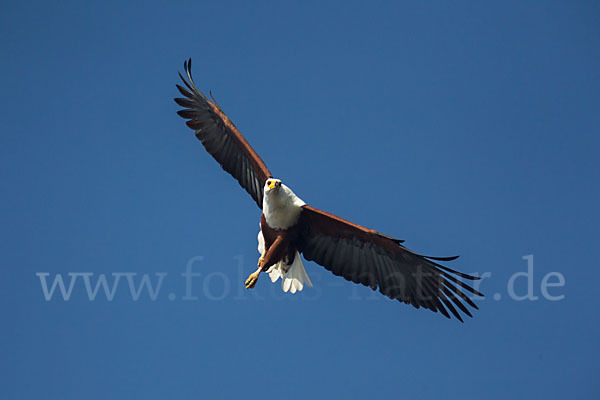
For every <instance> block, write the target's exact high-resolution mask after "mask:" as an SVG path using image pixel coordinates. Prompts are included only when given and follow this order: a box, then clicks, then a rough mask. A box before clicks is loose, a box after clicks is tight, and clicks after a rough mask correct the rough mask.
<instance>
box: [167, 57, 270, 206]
mask: <svg viewBox="0 0 600 400" xmlns="http://www.w3.org/2000/svg"><path fill="white" fill-rule="evenodd" d="M183 69H184V70H185V73H186V75H187V78H188V79H187V80H186V79H185V78H184V77H183V76H181V74H179V77H180V78H181V80H182V81H183V83H184V84H185V86H186V87H187V89H186V88H184V87H182V86H180V85H176V86H177V89H179V92H181V94H182V95H184V96H185V98H176V99H175V102H176V103H177V104H179V105H180V106H181V107H184V109H183V110H180V111H178V112H177V114H179V116H181V117H183V118H185V119H187V120H188V121H186V124H187V126H188V127H190V128H191V129H193V130H194V132H195V134H196V137H197V138H198V139H199V140H200V141H201V142H202V144H203V145H204V148H205V149H206V151H208V152H209V153H210V155H211V156H213V157H214V159H215V160H217V162H218V163H219V164H221V167H222V168H223V169H224V170H225V171H227V172H229V173H230V174H231V175H233V177H234V178H235V179H237V181H238V182H239V183H240V185H241V186H242V187H243V188H244V189H246V191H247V192H248V193H249V194H250V196H252V198H253V199H254V201H256V204H258V207H260V208H261V209H262V201H263V188H264V186H265V181H266V180H267V179H268V178H270V177H271V172H269V169H268V168H267V166H266V165H265V163H264V162H263V160H262V159H261V158H260V157H259V156H258V154H256V152H255V151H254V149H252V147H250V145H249V144H248V142H247V141H246V139H244V137H243V136H242V134H241V133H240V131H239V130H238V129H237V128H236V127H235V125H234V124H233V122H231V120H230V119H229V118H228V117H227V116H226V115H225V113H224V112H223V110H221V107H219V105H218V104H217V102H216V101H215V100H214V99H212V95H211V99H212V101H210V100H209V99H208V98H207V97H206V96H205V95H204V94H203V93H202V92H201V91H200V90H198V88H197V87H196V85H195V84H194V80H193V79H192V72H191V70H192V60H191V59H190V60H188V61H186V62H184V63H183ZM188 89H189V90H188Z"/></svg>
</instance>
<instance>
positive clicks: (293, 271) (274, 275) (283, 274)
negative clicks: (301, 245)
mask: <svg viewBox="0 0 600 400" xmlns="http://www.w3.org/2000/svg"><path fill="white" fill-rule="evenodd" d="M259 226H260V225H259ZM258 252H259V253H260V254H264V252H265V238H264V237H263V234H262V231H259V232H258ZM267 273H268V274H269V277H270V278H271V282H273V283H275V282H276V281H277V279H279V278H281V289H283V291H284V292H288V291H289V292H292V293H296V292H297V291H298V292H299V291H301V290H302V289H304V284H305V283H306V284H307V285H308V286H310V287H312V282H311V281H310V278H309V277H308V275H307V274H306V270H305V269H304V264H303V263H302V258H300V254H299V253H298V252H296V255H295V256H294V262H293V263H292V265H287V264H286V263H285V262H284V261H279V262H278V263H276V264H274V265H272V266H271V268H269V269H268V270H267Z"/></svg>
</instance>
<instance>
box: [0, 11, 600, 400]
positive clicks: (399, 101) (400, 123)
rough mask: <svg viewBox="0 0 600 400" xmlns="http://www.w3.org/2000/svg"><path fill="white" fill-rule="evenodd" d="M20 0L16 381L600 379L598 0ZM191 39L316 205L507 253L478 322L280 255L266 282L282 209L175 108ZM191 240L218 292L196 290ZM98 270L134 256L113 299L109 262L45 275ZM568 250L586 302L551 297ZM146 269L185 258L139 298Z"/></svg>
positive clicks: (207, 81)
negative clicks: (276, 272) (300, 274)
mask: <svg viewBox="0 0 600 400" xmlns="http://www.w3.org/2000/svg"><path fill="white" fill-rule="evenodd" d="M0 11H1V12H0V49H1V51H2V62H1V63H0V72H1V73H0V82H1V87H2V95H1V96H0V105H1V106H2V110H3V112H2V117H1V121H2V132H1V135H0V154H1V158H0V160H1V161H0V162H1V168H0V176H1V178H2V202H1V203H0V210H1V211H0V212H1V215H2V225H1V226H2V228H0V235H1V236H0V249H1V251H0V260H1V263H0V265H1V267H2V274H3V279H2V281H3V289H2V291H0V297H1V299H2V300H1V302H0V307H1V312H2V316H3V320H4V324H3V329H2V330H1V332H2V333H1V335H2V336H1V338H2V340H1V341H0V387H2V388H3V389H2V391H3V394H4V396H5V397H6V398H14V399H18V398H23V399H31V398H47V399H81V398H86V399H106V398H112V399H131V398H140V399H141V398H143V399H162V398H176V399H187V398H194V399H197V398H239V397H242V396H247V397H250V398H255V397H259V396H260V397H262V398H281V397H284V398H306V397H309V396H310V397H313V398H314V397H317V398H321V397H325V396H328V397H332V398H342V397H343V398H358V399H360V398H365V397H366V396H373V395H375V396H377V397H378V398H383V397H390V396H397V397H412V398H423V399H425V398H440V397H444V398H459V397H460V398H464V397H465V396H478V397H481V398H489V399H505V398H525V397H535V398H565V397H566V398H596V397H597V396H598V394H599V393H600V385H599V383H598V380H597V377H598V375H599V372H600V368H599V367H598V363H597V355H598V352H599V350H600V348H599V347H600V346H599V340H598V337H600V317H599V313H598V306H599V302H598V299H597V296H596V293H595V292H596V290H597V284H596V282H598V280H599V278H600V272H599V268H598V260H597V257H596V255H597V253H598V250H597V239H598V237H599V233H600V232H599V229H598V226H599V222H600V221H599V218H598V216H599V215H598V211H597V205H598V200H599V188H598V182H599V178H600V174H599V166H598V154H597V153H598V149H599V144H600V140H599V139H598V133H599V130H600V113H599V112H598V105H599V104H600V76H599V73H598V71H600V23H599V22H600V7H599V6H598V3H597V2H589V1H580V2H571V1H563V2H556V1H544V2H519V1H512V2H511V1H505V2H494V3H492V2H460V3H458V4H457V3H452V4H450V3H449V2H435V1H433V2H418V1H410V2H374V3H373V4H367V3H366V2H325V3H323V2H256V3H252V2H218V3H217V2H211V3H205V2H181V3H178V2H172V3H170V4H159V3H152V2H130V3H128V4H124V3H123V2H97V3H83V2H61V3H60V4H53V5H51V4H49V3H48V2H30V3H19V4H17V2H12V3H6V2H5V3H3V4H2V6H0ZM188 57H192V59H193V69H194V75H195V80H196V83H197V84H198V86H199V87H200V88H201V89H202V90H205V91H208V90H212V91H213V94H214V95H215V97H216V98H217V100H218V101H219V103H220V104H221V106H222V107H223V109H224V110H225V111H226V112H227V114H228V115H229V116H230V118H231V119H232V120H233V121H234V122H235V123H236V124H237V126H238V127H239V128H240V130H241V131H242V132H243V133H244V134H245V135H246V137H247V139H248V140H249V142H250V143H251V144H252V145H253V146H254V148H255V149H256V150H257V152H258V153H259V154H261V156H262V157H263V159H264V160H265V161H266V162H267V164H268V166H269V168H270V169H271V171H272V172H273V173H274V174H275V175H276V176H277V177H279V178H281V179H282V180H283V181H284V182H285V183H287V184H288V185H289V186H290V187H292V188H293V189H294V191H295V192H296V193H297V194H298V195H299V196H300V197H302V198H303V199H304V200H305V201H306V202H307V203H310V204H311V205H314V206H316V207H319V208H322V209H325V210H327V211H330V212H333V213H335V214H337V215H340V216H342V217H344V218H347V219H350V220H352V221H354V222H357V223H361V224H365V225H367V226H369V227H371V228H374V229H377V230H379V231H382V232H385V233H387V234H389V235H392V236H395V237H399V238H403V239H406V240H407V245H408V246H409V247H410V248H412V249H414V250H417V251H421V252H424V253H428V254H434V255H453V254H460V255H461V258H460V259H459V260H458V261H455V262H453V263H452V265H451V266H453V267H456V268H458V269H460V270H463V271H465V272H472V273H479V274H484V273H486V274H487V275H486V276H487V278H485V279H484V280H483V282H482V284H481V287H480V289H481V290H482V291H483V292H484V293H485V294H486V295H487V297H486V299H485V300H478V304H479V306H480V308H481V309H480V311H478V312H476V314H475V318H473V319H468V320H467V321H466V322H465V323H464V324H460V323H458V322H457V321H449V320H446V319H445V318H443V317H440V316H439V315H437V314H433V313H431V312H429V311H424V310H415V309H413V308H411V307H408V306H406V305H403V304H400V303H398V302H393V301H390V300H387V299H385V298H383V297H380V296H377V295H374V294H372V292H371V291H370V290H368V289H366V288H363V287H355V286H353V285H351V284H350V283H347V282H346V281H344V280H341V279H340V278H338V277H335V276H333V275H331V274H330V273H329V272H328V271H326V270H324V269H323V268H321V267H319V266H318V265H316V264H313V263H307V271H308V274H309V275H310V276H311V278H312V280H313V283H314V284H315V287H314V288H313V289H306V290H305V291H304V292H302V293H301V294H299V295H295V296H290V295H284V294H283V293H281V291H280V288H279V285H273V284H271V283H270V282H268V280H267V279H262V280H261V281H260V282H259V283H258V285H257V287H256V289H254V291H252V292H247V291H245V290H244V289H243V286H242V284H243V280H244V279H245V277H246V276H247V274H248V273H250V272H251V271H253V270H254V268H255V263H256V259H257V257H258V253H257V251H256V233H257V230H258V225H257V224H258V219H259V210H258V209H257V208H256V206H255V204H254V203H253V202H252V200H251V199H250V197H249V196H247V195H246V194H245V192H244V191H243V190H242V189H240V188H239V186H238V185H237V184H236V183H235V182H234V181H233V179H232V178H230V177H229V176H228V175H227V174H226V173H224V172H223V171H222V170H221V169H220V167H219V166H218V165H217V164H216V163H215V161H214V160H213V159H212V158H210V157H209V156H208V155H207V154H206V153H205V152H204V150H203V148H202V146H201V145H200V143H199V142H198V141H197V140H196V139H195V138H194V137H193V134H192V132H191V131H190V130H188V129H187V128H186V127H185V125H184V123H183V121H182V120H181V119H180V118H179V117H178V116H177V115H176V114H175V112H176V110H177V108H178V107H177V106H176V104H175V103H174V102H173V101H172V98H173V97H175V96H177V92H176V89H175V86H174V85H175V83H177V80H178V78H177V71H181V70H182V67H183V61H184V60H185V59H186V58H188ZM528 255H533V272H532V274H531V275H530V277H531V285H532V289H533V293H532V294H533V296H536V297H538V299H537V300H535V301H531V300H522V301H517V300H515V299H513V298H511V296H510V292H509V285H508V283H509V282H510V281H511V277H513V276H515V274H517V273H519V272H526V271H527V268H528V261H527V260H526V259H524V258H523V257H525V256H528ZM199 257H202V260H199ZM190 260H192V261H190ZM194 260H196V261H194ZM190 262H192V264H191V265H192V269H193V272H194V273H198V274H200V276H198V277H194V278H192V281H191V282H192V287H191V290H192V292H191V295H192V296H194V297H197V299H195V300H183V299H182V297H184V296H185V295H186V285H185V280H184V278H183V277H182V276H181V274H182V273H183V272H185V270H186V265H187V264H188V263H190ZM77 272H79V273H87V274H88V275H86V276H87V277H88V279H90V281H91V282H92V283H91V284H92V286H95V282H96V280H97V279H98V277H99V276H100V275H101V274H104V275H105V276H106V277H107V280H108V282H109V283H111V284H112V282H114V279H116V278H115V277H114V276H113V275H112V274H114V273H116V274H121V278H120V281H119V285H118V286H117V287H116V291H115V293H114V297H113V298H112V301H109V300H107V298H106V296H105V295H104V292H103V291H102V290H100V292H99V293H98V294H97V297H96V298H95V299H94V300H93V301H91V300H90V299H89V297H88V295H87V294H86V289H85V285H84V277H83V275H79V276H78V277H77V278H75V281H74V284H73V290H72V293H71V296H70V298H69V299H68V300H64V299H63V298H62V297H61V296H60V292H59V289H56V290H57V291H56V292H55V293H54V294H53V296H52V298H51V299H50V300H48V301H47V300H46V299H45V296H44V292H43V289H42V285H41V280H40V277H38V276H36V274H38V273H47V274H49V275H48V276H47V277H46V279H47V280H48V284H49V285H50V284H51V283H52V281H53V279H54V278H55V277H56V275H57V274H61V276H62V277H63V278H64V280H65V282H66V284H67V286H68V283H69V277H68V274H69V273H77ZM133 273H135V274H137V275H132V274H133ZM551 273H557V274H560V275H561V276H562V277H563V278H564V286H555V287H550V288H548V293H549V294H550V295H551V296H564V298H562V299H561V300H557V301H550V300H548V299H546V298H545V297H544V296H543V292H542V282H543V280H544V277H545V276H547V274H551ZM90 274H91V275H90ZM127 274H129V275H127ZM144 274H148V277H149V278H150V281H151V283H152V284H154V285H155V286H156V284H157V282H158V279H159V277H158V275H157V274H159V275H161V274H162V275H161V276H162V284H161V287H160V290H159V291H158V292H157V295H156V298H155V300H152V299H151V298H150V296H149V294H148V292H147V291H146V289H145V288H144V289H143V290H142V292H141V294H140V296H139V298H138V300H137V301H134V300H133V299H132V295H131V293H130V290H129V287H128V279H131V281H132V282H133V283H134V284H135V285H138V284H139V282H140V281H141V279H142V277H143V276H144ZM165 274H166V275H165ZM547 279H549V281H548V282H554V283H556V282H558V279H559V278H558V277H557V275H553V276H551V277H549V278H547ZM135 285H134V286H135ZM136 287H137V286H136ZM527 290H528V284H527V278H525V277H523V276H520V277H517V278H516V279H514V292H515V293H516V294H517V295H519V296H523V295H524V294H525V293H526V292H527ZM169 295H170V296H169ZM513 297H514V296H513Z"/></svg>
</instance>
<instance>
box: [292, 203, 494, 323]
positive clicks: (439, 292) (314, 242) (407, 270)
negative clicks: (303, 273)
mask: <svg viewBox="0 0 600 400" xmlns="http://www.w3.org/2000/svg"><path fill="white" fill-rule="evenodd" d="M303 208H304V209H303V211H302V214H301V217H300V218H301V219H300V244H299V246H298V247H299V250H300V251H301V252H302V254H303V255H304V258H306V259H307V260H309V261H314V262H316V263H317V264H320V265H322V266H324V267H325V268H327V269H328V270H330V271H331V272H333V273H334V274H335V275H338V276H342V277H344V278H345V279H346V280H349V281H352V282H354V283H361V284H363V285H365V286H369V287H370V288H371V289H373V290H375V289H377V288H378V287H379V291H380V292H381V293H383V294H384V295H386V296H387V297H389V298H391V299H397V300H399V301H403V302H404V303H407V304H412V305H413V306H414V307H415V308H420V307H424V308H427V309H429V310H431V311H433V312H437V311H439V312H440V313H442V314H443V315H444V316H446V317H448V318H450V315H449V314H448V311H447V310H450V312H451V313H452V314H453V315H454V316H455V317H456V318H458V319H459V320H460V321H461V322H462V318H461V316H460V314H459V312H458V311H457V309H456V307H457V308H458V309H460V310H461V311H462V312H463V313H465V314H466V315H468V316H470V317H472V315H471V313H470V312H469V310H468V309H467V307H466V306H465V305H464V304H463V302H464V303H466V304H468V305H469V306H471V307H473V308H475V309H477V308H478V307H477V306H476V305H475V303H473V301H472V300H471V299H470V298H469V297H468V296H467V295H466V294H465V293H464V292H463V291H462V290H466V291H469V292H471V293H473V294H475V295H478V296H483V294H481V293H480V292H479V291H477V290H475V289H473V288H472V287H471V286H469V285H467V284H466V283H464V282H462V281H461V280H459V279H457V277H459V278H462V279H467V280H476V279H480V278H478V277H474V276H470V275H467V274H463V273H461V272H458V271H455V270H452V269H450V268H447V267H444V266H442V265H440V264H439V263H437V262H436V261H452V260H454V259H456V258H458V257H444V258H441V257H430V256H424V255H420V254H417V253H415V252H413V251H411V250H409V249H407V248H406V247H404V246H402V245H401V244H400V243H402V240H398V239H393V238H391V237H389V236H386V235H384V234H381V233H379V232H376V231H374V230H372V229H368V228H365V227H363V226H360V225H357V224H353V223H352V222H349V221H346V220H343V219H341V218H339V217H336V216H335V215H332V214H329V213H326V212H324V211H321V210H319V209H316V208H314V207H311V206H308V205H306V206H304V207H303ZM461 300H462V301H461ZM455 306H456V307H455Z"/></svg>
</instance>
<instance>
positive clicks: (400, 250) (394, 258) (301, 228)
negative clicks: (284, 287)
mask: <svg viewBox="0 0 600 400" xmlns="http://www.w3.org/2000/svg"><path fill="white" fill-rule="evenodd" d="M184 69H185V72H186V75H187V78H188V79H187V80H186V79H185V78H184V77H183V76H181V74H180V75H179V76H180V77H181V79H182V81H183V83H184V84H185V86H186V87H187V89H186V88H184V87H182V86H180V85H177V88H178V89H179V91H180V93H181V94H182V95H183V96H185V98H177V99H175V101H176V102H177V104H179V105H180V106H182V107H184V109H183V110H180V111H178V114H179V115H180V116H181V117H183V118H185V119H187V122H186V123H187V125H188V126H189V127H190V128H191V129H193V130H194V132H195V134H196V137H197V138H198V139H199V140H200V141H201V142H202V144H203V145H204V147H205V148H206V150H207V151H208V152H209V153H210V154H211V155H212V156H213V157H214V158H215V159H216V160H217V161H218V162H219V164H221V166H222V168H223V169H224V170H225V171H227V172H229V173H230V174H231V175H233V177H234V178H235V179H236V180H237V181H238V182H239V183H240V185H241V186H242V187H243V188H244V189H245V190H246V191H247V192H248V193H249V194H250V195H251V196H252V198H253V199H254V200H255V201H256V203H257V204H258V206H259V207H260V208H261V209H264V207H265V204H264V203H263V201H265V200H264V198H265V188H266V190H270V189H269V186H268V185H267V186H265V184H266V183H267V182H268V181H271V179H270V178H272V174H271V172H270V171H269V170H268V168H267V167H266V165H265V163H264V162H263V161H262V159H261V158H260V157H259V156H258V154H256V152H255V151H254V150H253V149H252V147H250V145H249V144H248V142H247V141H246V139H245V138H244V137H243V136H242V134H241V133H240V132H239V130H238V129H237V128H236V127H235V125H234V124H233V123H232V122H231V121H230V120H229V118H228V117H227V116H226V115H225V113H224V112H223V111H222V110H221V108H220V107H219V106H218V104H217V103H216V102H215V101H214V99H213V100H212V101H211V100H209V99H208V98H207V97H206V96H204V95H203V94H202V92H200V90H198V88H197V87H196V85H195V84H194V82H193V80H192V76H191V60H189V61H187V62H185V63H184ZM188 89H189V90H188ZM211 98H212V96H211ZM279 184H280V185H281V182H280V181H279ZM284 186H285V185H284ZM276 189H278V188H276ZM281 190H283V189H281ZM285 190H286V191H287V190H288V188H287V187H285ZM289 192H290V193H291V195H292V196H294V198H295V199H297V200H299V201H301V200H300V199H298V198H297V197H296V196H295V195H294V194H293V192H291V191H289ZM299 204H301V206H299V207H301V210H298V211H299V216H298V218H296V219H295V220H294V222H293V224H292V225H291V226H286V227H283V228H281V227H272V226H270V225H269V224H268V223H267V217H266V216H265V212H263V214H262V215H261V232H262V235H263V238H264V242H265V252H264V254H263V256H261V259H260V262H259V270H258V271H257V272H256V273H255V274H253V275H255V278H256V279H258V275H259V274H260V272H261V271H266V270H268V269H269V267H271V266H273V265H276V264H277V263H278V262H280V261H282V260H283V263H284V267H285V266H286V265H287V266H290V265H291V264H292V262H293V261H294V257H295V255H296V251H298V252H299V253H301V254H302V255H303V256H304V258H305V259H306V260H309V261H314V262H316V263H317V264H320V265H322V266H324V267H325V268H326V269H328V270H329V271H331V272H332V273H333V274H335V275H338V276H342V277H344V278H345V279H346V280H349V281H352V282H354V283H360V284H362V285H365V286H368V287H370V288H371V289H373V290H376V289H377V288H379V291H380V292H381V293H382V294H384V295H385V296H387V297H389V298H391V299H396V300H398V301H402V302H404V303H407V304H411V305H413V306H414V307H415V308H420V307H424V308H427V309H429V310H431V311H433V312H438V311H439V312H440V313H441V314H443V315H444V316H446V317H448V318H450V313H451V314H452V315H454V316H455V317H456V318H457V319H459V320H460V321H462V317H461V315H460V313H459V310H460V311H461V312H462V313H464V314H466V315H468V316H472V314H471V312H470V311H469V309H468V308H467V307H466V305H468V306H470V307H472V308H474V309H477V308H478V307H477V305H476V304H475V303H474V302H473V301H472V299H471V298H470V297H469V296H467V295H466V294H465V292H464V291H467V292H470V293H471V294H474V295H477V296H483V295H482V294H481V293H480V292H479V291H477V290H475V289H474V288H472V287H471V286H469V285H468V284H466V283H465V282H463V281H462V280H471V281H472V280H477V279H479V278H478V277H475V276H471V275H467V274H464V273H461V272H458V271H456V270H453V269H450V268H448V267H445V266H443V265H441V264H439V261H452V260H454V259H456V258H457V257H431V256H424V255H421V254H417V253H415V252H413V251H411V250H409V249H408V248H406V247H404V246H403V245H402V243H403V241H402V240H398V239H394V238H392V237H390V236H387V235H384V234H382V233H379V232H377V231H374V230H372V229H368V228H365V227H363V226H360V225H357V224H354V223H352V222H349V221H346V220H344V219H342V218H339V217H337V216H335V215H333V214H329V213H326V212H324V211H321V210H319V209H316V208H314V207H311V206H309V205H306V204H304V203H303V202H301V203H299ZM253 275H251V277H252V276H253ZM459 278H460V279H459ZM256 279H254V280H253V283H252V284H251V285H250V286H249V287H253V285H254V283H255V282H256ZM282 279H283V278H282ZM461 279H462V280H461ZM249 280H250V278H249ZM247 287H248V286H247ZM299 290H301V288H300V289H299ZM448 311H449V312H450V313H449V312H448Z"/></svg>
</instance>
